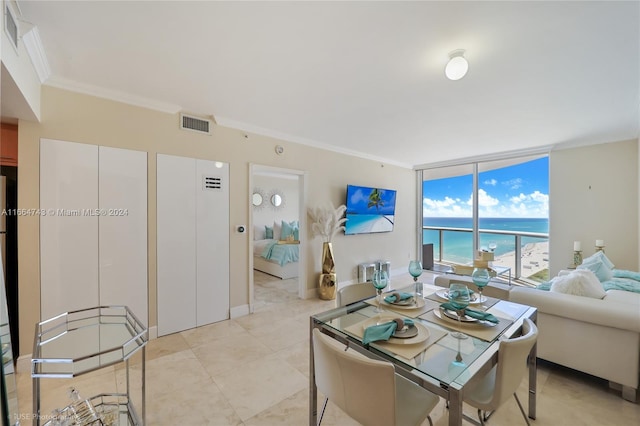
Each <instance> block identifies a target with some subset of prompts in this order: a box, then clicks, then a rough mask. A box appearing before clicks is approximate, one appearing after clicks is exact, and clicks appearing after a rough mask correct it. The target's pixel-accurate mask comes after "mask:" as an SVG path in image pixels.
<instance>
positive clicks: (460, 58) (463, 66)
mask: <svg viewBox="0 0 640 426" xmlns="http://www.w3.org/2000/svg"><path fill="white" fill-rule="evenodd" d="M468 70H469V63H468V62H467V60H466V59H465V57H464V49H458V50H454V51H453V52H451V53H449V62H447V66H446V67H445V68H444V74H445V75H446V76H447V78H448V79H449V80H454V81H455V80H460V79H461V78H462V77H464V76H465V75H467V71H468Z"/></svg>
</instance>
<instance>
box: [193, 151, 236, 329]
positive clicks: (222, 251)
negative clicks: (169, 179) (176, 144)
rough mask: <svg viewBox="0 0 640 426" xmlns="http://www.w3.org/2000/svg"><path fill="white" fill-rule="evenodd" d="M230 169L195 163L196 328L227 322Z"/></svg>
mask: <svg viewBox="0 0 640 426" xmlns="http://www.w3.org/2000/svg"><path fill="white" fill-rule="evenodd" d="M228 180H229V165H228V164H226V163H216V162H213V161H206V160H197V163H196V182H195V185H196V188H198V189H197V196H196V206H197V213H196V230H197V232H196V239H197V242H196V243H197V250H196V251H197V280H196V282H197V284H196V293H197V307H196V308H197V325H198V326H201V325H205V324H211V323H213V322H217V321H222V320H225V319H228V318H229V182H228Z"/></svg>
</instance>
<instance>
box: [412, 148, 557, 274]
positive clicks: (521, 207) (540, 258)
mask: <svg viewBox="0 0 640 426" xmlns="http://www.w3.org/2000/svg"><path fill="white" fill-rule="evenodd" d="M421 173H422V180H423V182H422V193H421V196H422V206H423V208H422V216H423V217H422V242H423V244H433V246H434V249H433V253H434V260H435V262H439V263H448V264H452V263H453V264H467V265H471V264H472V263H473V260H474V258H475V257H476V253H477V250H485V251H491V252H493V253H494V257H495V260H494V262H493V265H495V266H496V267H503V268H510V269H511V275H512V277H520V278H526V279H530V280H535V281H544V280H546V279H548V273H549V272H548V262H549V260H548V259H549V254H548V250H549V205H548V204H549V203H548V201H549V162H548V157H547V156H537V157H521V158H509V159H503V160H494V161H485V162H477V163H469V164H463V165H453V166H446V167H438V168H433V169H425V170H422V171H421ZM496 269H497V268H496Z"/></svg>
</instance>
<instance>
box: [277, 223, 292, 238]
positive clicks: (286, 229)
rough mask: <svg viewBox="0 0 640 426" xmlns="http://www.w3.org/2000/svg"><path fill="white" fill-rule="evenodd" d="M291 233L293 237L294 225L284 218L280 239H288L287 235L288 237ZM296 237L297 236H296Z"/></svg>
mask: <svg viewBox="0 0 640 426" xmlns="http://www.w3.org/2000/svg"><path fill="white" fill-rule="evenodd" d="M290 235H291V236H292V237H294V235H293V226H292V225H291V224H290V223H288V222H285V221H284V220H283V221H282V232H281V234H280V239H281V240H286V239H287V237H288V236H290ZM294 238H295V237H294Z"/></svg>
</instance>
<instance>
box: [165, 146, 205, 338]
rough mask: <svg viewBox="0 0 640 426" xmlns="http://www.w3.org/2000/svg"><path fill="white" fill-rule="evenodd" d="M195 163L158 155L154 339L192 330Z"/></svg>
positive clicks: (187, 159)
mask: <svg viewBox="0 0 640 426" xmlns="http://www.w3.org/2000/svg"><path fill="white" fill-rule="evenodd" d="M195 174H196V160H195V159H193V158H184V157H175V156H170V155H163V154H158V156H157V237H158V249H157V253H158V255H157V256H158V257H157V259H158V335H159V336H164V335H166V334H170V333H175V332H177V331H182V330H186V329H189V328H193V327H195V326H196V297H197V296H196V187H195V186H194V184H193V182H194V180H195Z"/></svg>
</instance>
